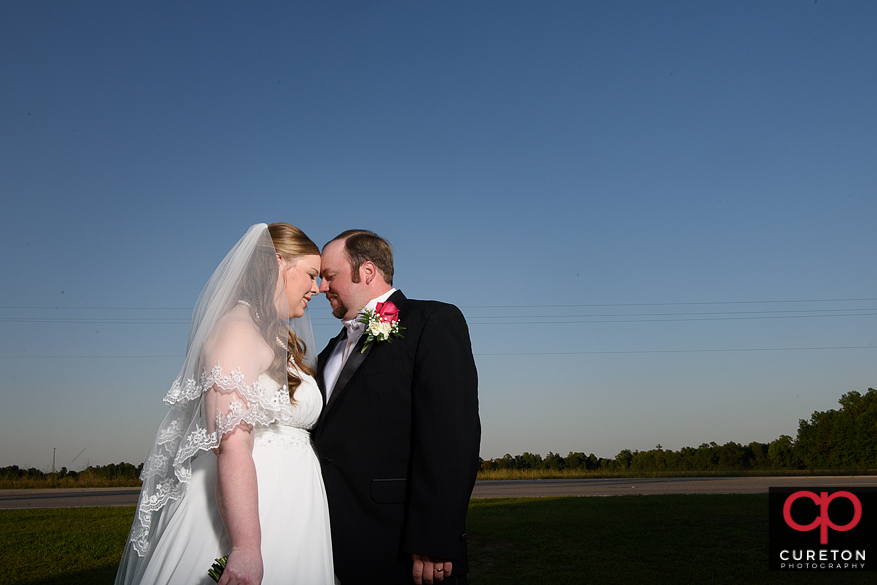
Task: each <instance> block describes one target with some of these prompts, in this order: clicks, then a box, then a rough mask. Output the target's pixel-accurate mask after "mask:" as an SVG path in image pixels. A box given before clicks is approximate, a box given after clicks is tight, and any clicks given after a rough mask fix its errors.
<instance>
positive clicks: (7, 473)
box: [0, 463, 143, 481]
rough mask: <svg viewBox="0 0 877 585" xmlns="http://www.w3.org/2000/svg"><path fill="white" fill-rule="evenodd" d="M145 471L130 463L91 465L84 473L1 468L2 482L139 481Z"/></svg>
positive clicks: (13, 466) (63, 470) (65, 470)
mask: <svg viewBox="0 0 877 585" xmlns="http://www.w3.org/2000/svg"><path fill="white" fill-rule="evenodd" d="M141 471H143V464H142V463H141V464H140V465H138V466H136V467H135V466H134V465H131V464H130V463H110V464H109V465H99V466H92V465H89V466H88V467H86V468H85V469H83V470H82V471H68V470H67V468H66V467H62V468H61V469H60V470H59V471H55V472H46V471H40V470H39V469H36V468H34V467H30V468H28V469H23V468H19V467H18V465H10V466H9V467H0V481H2V480H7V481H13V480H19V479H22V480H38V481H41V480H46V481H49V480H62V479H65V478H69V479H72V480H73V481H79V479H80V476H84V477H88V478H89V479H100V480H112V481H115V480H129V479H131V480H137V479H139V478H140V472H141Z"/></svg>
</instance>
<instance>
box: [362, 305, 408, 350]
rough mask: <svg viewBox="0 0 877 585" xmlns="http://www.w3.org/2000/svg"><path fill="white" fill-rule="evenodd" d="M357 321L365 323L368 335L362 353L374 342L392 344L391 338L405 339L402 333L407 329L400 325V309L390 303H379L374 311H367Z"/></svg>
mask: <svg viewBox="0 0 877 585" xmlns="http://www.w3.org/2000/svg"><path fill="white" fill-rule="evenodd" d="M357 321H359V322H360V323H365V332H366V333H367V334H368V337H366V339H365V344H364V345H363V346H362V350H361V351H360V353H364V352H365V350H366V349H368V346H369V345H371V344H372V342H373V341H390V342H392V341H393V340H392V339H390V338H391V337H404V336H403V335H402V333H400V332H401V331H404V330H405V328H404V327H402V326H401V325H399V309H398V307H396V305H394V304H393V303H391V302H390V301H387V302H386V303H378V304H377V306H376V307H375V308H374V310H372V309H365V310H364V311H363V312H362V313H361V314H360V315H359V319H357Z"/></svg>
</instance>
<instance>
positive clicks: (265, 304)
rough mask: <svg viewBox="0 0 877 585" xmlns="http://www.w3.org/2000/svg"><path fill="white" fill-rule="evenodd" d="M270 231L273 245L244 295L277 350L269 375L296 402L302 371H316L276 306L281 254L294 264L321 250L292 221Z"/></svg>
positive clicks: (257, 261)
mask: <svg viewBox="0 0 877 585" xmlns="http://www.w3.org/2000/svg"><path fill="white" fill-rule="evenodd" d="M268 233H269V234H270V236H271V241H272V243H273V246H264V247H263V249H261V250H259V252H258V253H257V256H258V257H257V258H254V259H253V262H252V263H251V264H250V268H249V272H250V274H249V275H248V278H246V280H245V282H244V283H243V287H244V288H243V291H241V298H242V299H243V300H245V301H247V302H248V303H249V306H250V317H251V318H252V319H253V322H254V323H255V324H256V326H257V327H258V328H259V330H260V331H261V332H262V336H263V337H264V339H265V341H266V342H268V345H270V346H271V347H272V348H273V349H274V361H273V362H272V363H271V367H270V368H268V372H267V373H268V375H269V376H271V377H272V378H273V379H274V380H276V381H277V382H278V383H280V384H283V383H284V382H285V383H286V384H287V386H288V388H289V398H290V401H291V402H293V403H294V402H295V401H294V400H293V395H294V394H295V390H296V389H297V388H298V387H299V385H300V384H301V378H299V375H298V372H299V371H302V372H306V373H307V374H308V375H311V376H313V375H314V371H313V370H312V369H311V368H309V367H308V366H307V364H305V363H304V356H305V351H306V349H307V348H306V346H305V343H304V341H302V340H301V339H299V338H298V337H297V336H296V335H295V333H293V332H292V330H290V329H289V327H288V326H287V325H286V324H285V323H281V322H280V320H279V319H278V315H277V309H276V308H275V306H274V293H275V290H276V289H275V284H274V283H276V282H277V276H278V271H279V264H278V261H277V254H279V255H280V257H281V258H283V259H284V260H285V261H286V262H287V263H288V264H292V263H294V262H295V261H296V260H298V259H299V258H300V257H301V256H313V255H316V256H319V255H320V249H319V248H318V247H317V245H316V244H315V243H314V242H312V241H311V239H310V238H308V237H307V236H306V235H305V233H304V232H303V231H301V230H300V229H299V228H297V227H295V226H294V225H290V224H288V223H272V224H271V225H269V226H268ZM269 283H270V285H269ZM283 340H285V341H286V343H284V341H283Z"/></svg>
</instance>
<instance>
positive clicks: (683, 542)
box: [0, 494, 874, 585]
mask: <svg viewBox="0 0 877 585" xmlns="http://www.w3.org/2000/svg"><path fill="white" fill-rule="evenodd" d="M767 505H768V500H767V495H766V494H756V495H709V496H707V495H705V496H700V495H667V496H615V497H611V498H532V499H487V500H473V501H472V503H471V505H470V507H469V521H468V527H467V530H468V535H469V545H470V553H471V560H472V573H471V579H470V582H471V583H472V584H473V585H493V584H500V583H502V584H517V583H521V584H530V583H533V584H535V583H540V584H541V583H551V584H565V583H600V584H613V583H624V584H627V583H631V584H635V585H637V584H643V585H645V584H653V583H667V584H670V583H672V584H688V583H705V584H741V585H744V584H745V585H750V584H759V583H771V584H772V583H805V584H806V583H832V584H844V583H873V582H874V577H873V575H874V574H873V573H870V574H862V573H858V574H853V573H835V574H831V575H828V574H826V573H804V572H800V571H797V572H788V573H779V572H770V571H768V570H767V563H768V553H767V546H768V520H767V518H768V516H767ZM133 516H134V508H133V507H124V508H74V509H56V510H3V511H0V567H3V569H4V578H3V582H4V583H8V584H12V585H16V584H22V585H24V584H27V585H61V584H64V585H78V584H83V585H85V584H88V585H102V584H106V585H110V584H112V582H113V578H114V576H115V572H116V565H117V564H118V559H119V556H120V555H121V551H122V546H123V544H124V542H125V538H126V537H127V535H128V529H129V528H130V525H131V521H132V519H133ZM205 570H206V568H205ZM266 585H267V584H266Z"/></svg>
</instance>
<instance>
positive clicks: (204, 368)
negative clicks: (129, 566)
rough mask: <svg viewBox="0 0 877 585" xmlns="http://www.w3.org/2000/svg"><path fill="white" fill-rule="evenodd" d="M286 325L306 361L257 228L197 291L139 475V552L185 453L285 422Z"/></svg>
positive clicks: (179, 491)
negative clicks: (240, 430) (237, 432)
mask: <svg viewBox="0 0 877 585" xmlns="http://www.w3.org/2000/svg"><path fill="white" fill-rule="evenodd" d="M289 327H293V328H294V329H295V332H296V335H297V336H298V337H300V338H302V339H303V340H304V341H305V343H306V345H307V353H306V355H305V361H306V362H308V361H310V362H311V363H313V364H315V362H316V348H315V347H314V342H313V339H314V338H313V331H312V330H311V324H310V318H309V317H308V315H307V314H305V316H304V317H300V318H298V319H294V320H293V321H289V320H288V303H287V300H286V291H285V289H284V288H283V279H282V278H279V271H278V262H277V257H276V253H275V251H274V245H273V243H272V241H271V236H270V234H269V232H268V226H267V225H265V224H257V225H254V226H253V227H251V228H250V229H249V230H248V231H247V233H246V234H245V235H244V237H243V238H241V240H240V241H239V242H238V243H237V244H236V245H235V246H234V248H232V249H231V251H230V252H229V253H228V255H227V256H226V257H225V259H224V260H223V261H222V262H221V263H220V265H219V267H218V268H217V269H216V271H215V272H214V273H213V276H211V277H210V280H209V281H208V282H207V285H206V286H205V287H204V290H203V291H201V295H200V296H199V297H198V302H197V304H196V306H195V310H194V312H193V314H192V324H191V328H190V330H189V342H188V345H187V349H186V358H185V361H184V362H183V367H182V369H181V370H180V374H179V376H177V378H176V380H175V381H174V383H173V385H172V386H171V388H170V390H169V391H168V393H167V395H166V396H165V398H164V401H165V403H166V404H167V405H168V406H169V411H168V414H167V416H166V417H165V418H164V420H163V421H162V423H161V426H160V427H159V429H158V433H157V434H156V437H155V442H154V443H153V445H152V449H151V450H150V452H149V455H148V457H147V459H146V463H145V464H144V466H143V472H142V474H141V479H142V480H143V487H142V488H141V491H140V502H139V504H138V507H137V516H136V518H135V520H134V525H133V526H132V528H131V534H130V536H129V540H130V541H131V544H132V546H133V548H134V550H135V551H136V552H137V554H138V556H141V557H142V556H144V555H145V554H146V553H147V551H148V550H149V548H150V543H151V542H152V541H154V540H156V539H157V538H158V536H160V535H151V534H150V528H151V527H152V525H153V521H154V520H157V518H158V516H159V514H160V513H161V511H162V509H163V508H164V507H165V506H166V505H167V504H168V503H169V502H171V501H174V500H178V499H179V498H181V497H182V496H183V494H184V493H185V491H186V487H187V483H188V482H189V480H190V478H191V474H192V466H191V462H192V459H193V458H195V457H196V456H198V455H199V454H201V453H202V452H205V451H209V450H211V449H215V448H216V447H218V446H219V442H220V439H221V438H222V436H223V434H225V433H227V432H229V431H231V430H233V429H234V428H236V427H238V426H239V425H243V426H244V427H248V426H249V425H256V424H259V425H267V424H271V423H272V422H278V421H282V420H284V419H286V418H288V416H289V413H290V408H291V404H290V400H289V392H288V389H287V369H288V368H289V367H290V366H289V363H288V348H287V341H288V331H289ZM272 354H273V356H272ZM269 362H270V365H268V364H269ZM292 372H293V374H296V373H297V370H296V369H295V368H294V367H293V368H292ZM265 376H268V377H269V378H273V379H274V380H275V381H276V382H277V383H279V384H280V390H278V391H276V392H274V393H273V394H272V393H271V392H265V391H263V390H264V385H263V382H260V380H263V377H265ZM274 386H276V385H274V384H271V387H274ZM151 536H152V537H153V538H150V537H151Z"/></svg>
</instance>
